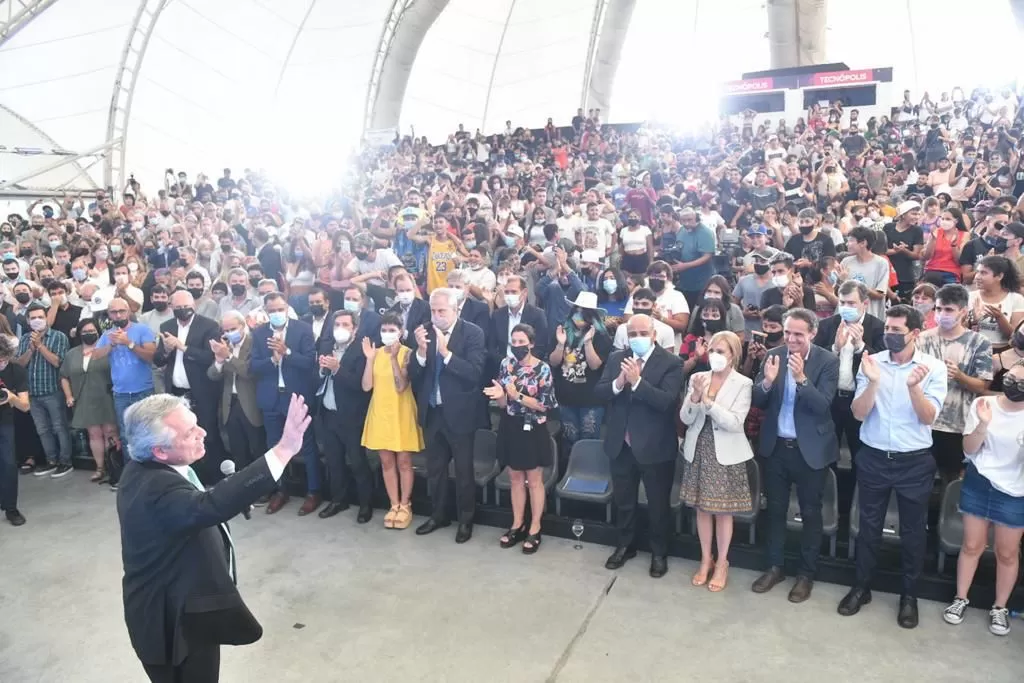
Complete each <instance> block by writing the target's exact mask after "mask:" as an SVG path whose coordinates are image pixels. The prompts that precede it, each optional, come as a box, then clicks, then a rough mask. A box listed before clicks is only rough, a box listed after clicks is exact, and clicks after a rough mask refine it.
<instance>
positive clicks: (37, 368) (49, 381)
mask: <svg viewBox="0 0 1024 683" xmlns="http://www.w3.org/2000/svg"><path fill="white" fill-rule="evenodd" d="M43 343H44V344H46V348H48V349H49V350H50V352H51V353H52V354H54V355H55V356H57V358H58V359H59V360H60V362H61V363H63V362H64V356H65V355H67V352H68V338H67V336H65V334H64V333H63V332H58V331H57V330H54V329H47V330H46V334H45V335H44V337H43ZM31 344H32V333H31V332H29V333H26V334H24V335H23V336H22V337H21V343H20V344H19V345H18V355H19V356H22V355H24V354H25V353H26V352H27V351H28V349H29V346H31ZM25 369H26V370H27V371H28V395H29V396H48V395H50V394H55V393H57V387H58V386H59V384H58V382H59V379H60V366H59V365H58V366H57V367H53V366H52V365H50V361H48V360H46V359H45V358H43V354H41V353H39V352H38V351H37V352H35V353H33V354H32V357H31V358H29V361H28V366H27V367H26V368H25Z"/></svg>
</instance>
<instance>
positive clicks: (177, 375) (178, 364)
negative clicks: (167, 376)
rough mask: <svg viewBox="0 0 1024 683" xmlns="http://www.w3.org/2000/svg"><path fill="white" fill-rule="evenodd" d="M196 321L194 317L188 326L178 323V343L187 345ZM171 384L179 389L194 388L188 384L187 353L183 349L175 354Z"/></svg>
mask: <svg viewBox="0 0 1024 683" xmlns="http://www.w3.org/2000/svg"><path fill="white" fill-rule="evenodd" d="M195 319H196V318H195V316H192V320H189V321H188V323H187V324H186V323H183V322H181V321H180V320H179V321H178V341H179V342H181V344H182V346H184V344H185V339H187V338H188V331H189V328H191V326H192V322H193V321H194V320H195ZM171 384H173V385H174V386H176V387H178V388H179V389H191V388H192V387H191V386H190V385H189V383H188V375H187V374H186V373H185V353H184V352H183V351H182V350H181V349H178V351H177V353H175V354H174V369H173V370H172V371H171Z"/></svg>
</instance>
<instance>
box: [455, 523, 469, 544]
mask: <svg viewBox="0 0 1024 683" xmlns="http://www.w3.org/2000/svg"><path fill="white" fill-rule="evenodd" d="M471 538H473V525H472V524H460V525H459V529H458V531H456V532H455V542H456V543H465V542H466V541H468V540H469V539H471Z"/></svg>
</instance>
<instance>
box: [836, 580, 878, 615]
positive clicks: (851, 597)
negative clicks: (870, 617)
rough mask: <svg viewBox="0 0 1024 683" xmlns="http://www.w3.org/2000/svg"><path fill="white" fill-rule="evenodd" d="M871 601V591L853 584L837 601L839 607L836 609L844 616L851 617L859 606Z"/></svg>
mask: <svg viewBox="0 0 1024 683" xmlns="http://www.w3.org/2000/svg"><path fill="white" fill-rule="evenodd" d="M869 602H871V591H870V590H868V589H867V588H861V587H860V586H854V587H853V588H851V589H850V592H849V593H847V594H846V596H845V597H843V599H842V600H840V601H839V608H838V609H837V610H836V611H837V612H839V613H840V614H842V615H843V616H844V617H852V616H853V615H854V614H856V613H857V612H859V611H860V608H861V607H863V606H864V605H866V604H868V603H869Z"/></svg>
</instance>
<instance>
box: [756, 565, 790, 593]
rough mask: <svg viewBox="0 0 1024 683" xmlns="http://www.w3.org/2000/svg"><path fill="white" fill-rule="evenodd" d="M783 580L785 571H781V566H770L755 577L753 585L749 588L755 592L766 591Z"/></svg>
mask: <svg viewBox="0 0 1024 683" xmlns="http://www.w3.org/2000/svg"><path fill="white" fill-rule="evenodd" d="M785 580H786V573H785V572H784V571H782V567H772V568H771V569H769V570H768V571H766V572H765V573H764V574H761V576H759V577H757V579H756V580H755V581H754V585H752V586H751V587H750V590H752V591H754V592H755V593H767V592H768V591H770V590H771V589H773V588H775V586H777V585H778V584H780V583H782V582H783V581H785Z"/></svg>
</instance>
